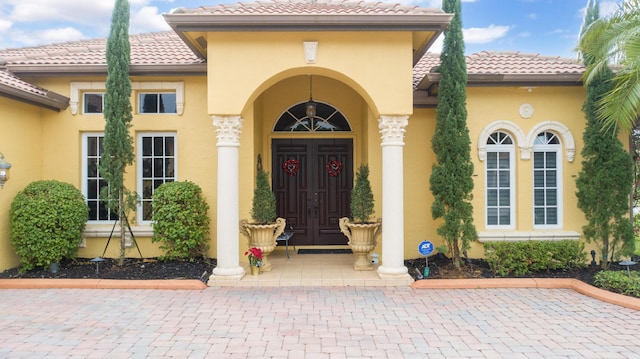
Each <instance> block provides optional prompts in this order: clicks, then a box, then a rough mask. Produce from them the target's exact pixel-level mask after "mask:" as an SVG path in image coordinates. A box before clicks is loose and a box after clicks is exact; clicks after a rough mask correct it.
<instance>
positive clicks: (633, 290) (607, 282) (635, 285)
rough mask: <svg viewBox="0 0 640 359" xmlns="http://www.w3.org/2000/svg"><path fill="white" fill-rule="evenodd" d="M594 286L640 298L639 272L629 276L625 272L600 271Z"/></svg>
mask: <svg viewBox="0 0 640 359" xmlns="http://www.w3.org/2000/svg"><path fill="white" fill-rule="evenodd" d="M594 284H595V285H596V287H598V288H602V289H605V290H608V291H610V292H615V293H620V294H624V295H628V296H632V297H637V298H640V272H636V271H634V272H631V275H629V274H627V271H601V272H598V273H597V274H596V276H595V278H594Z"/></svg>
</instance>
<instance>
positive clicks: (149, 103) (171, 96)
mask: <svg viewBox="0 0 640 359" xmlns="http://www.w3.org/2000/svg"><path fill="white" fill-rule="evenodd" d="M138 113H140V114H151V113H176V93H175V92H139V93H138Z"/></svg>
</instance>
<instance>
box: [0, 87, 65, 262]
mask: <svg viewBox="0 0 640 359" xmlns="http://www.w3.org/2000/svg"><path fill="white" fill-rule="evenodd" d="M47 112H52V111H49V110H43V109H41V108H39V107H36V106H33V105H28V104H25V103H22V102H17V101H14V100H10V99H7V98H5V97H0V152H2V153H3V154H4V156H5V160H6V161H7V162H9V163H10V164H11V170H10V178H9V181H8V182H7V183H6V184H5V186H4V189H0V271H3V270H5V269H8V268H13V267H15V266H17V265H18V263H19V261H18V257H17V256H16V254H15V252H14V250H13V248H12V246H11V244H10V242H9V209H10V208H11V202H12V201H13V198H14V197H15V195H16V194H17V193H18V192H19V191H21V190H22V189H24V187H25V186H26V185H27V184H29V183H31V182H33V181H36V180H39V179H40V178H41V176H42V169H41V167H42V145H41V143H42V138H43V131H42V123H43V121H44V120H43V116H44V115H46V114H47ZM52 113H53V112H52Z"/></svg>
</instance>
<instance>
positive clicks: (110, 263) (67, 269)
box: [0, 258, 216, 281]
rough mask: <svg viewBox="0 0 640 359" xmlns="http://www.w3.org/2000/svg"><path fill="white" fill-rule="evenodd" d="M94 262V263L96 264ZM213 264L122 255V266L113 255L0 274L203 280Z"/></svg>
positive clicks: (24, 276)
mask: <svg viewBox="0 0 640 359" xmlns="http://www.w3.org/2000/svg"><path fill="white" fill-rule="evenodd" d="M96 265H97V267H96ZM215 265H216V260H215V259H208V260H205V259H194V260H191V261H159V260H157V259H140V258H126V259H125V261H124V264H123V265H122V266H120V265H118V260H117V259H112V258H105V260H104V261H103V262H100V263H98V264H96V263H95V262H91V261H90V258H78V259H76V260H75V261H63V262H62V263H60V266H59V269H58V272H57V273H52V272H51V270H49V268H36V269H33V270H30V271H28V272H25V273H20V272H19V270H18V268H13V269H9V270H6V271H4V272H2V273H0V278H102V279H199V280H203V279H204V280H205V281H206V280H207V279H208V278H209V275H210V274H211V271H212V270H213V268H214V267H215Z"/></svg>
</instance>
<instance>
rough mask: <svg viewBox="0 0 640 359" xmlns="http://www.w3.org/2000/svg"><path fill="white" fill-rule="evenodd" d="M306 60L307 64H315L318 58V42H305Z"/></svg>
mask: <svg viewBox="0 0 640 359" xmlns="http://www.w3.org/2000/svg"><path fill="white" fill-rule="evenodd" d="M302 44H303V47H304V58H305V61H306V63H308V64H315V63H316V59H317V58H318V42H317V41H304V42H303V43H302Z"/></svg>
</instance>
